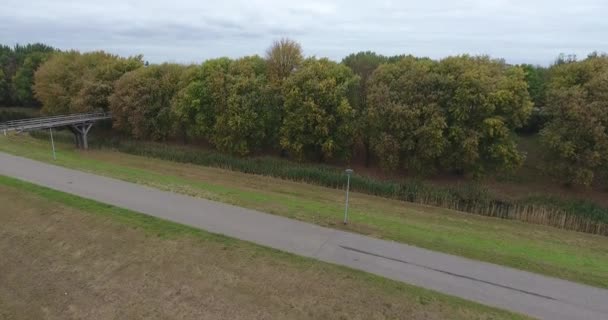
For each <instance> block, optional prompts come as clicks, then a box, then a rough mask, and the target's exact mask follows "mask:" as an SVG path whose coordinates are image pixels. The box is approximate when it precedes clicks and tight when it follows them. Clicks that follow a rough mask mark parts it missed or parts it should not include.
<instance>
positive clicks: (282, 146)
mask: <svg viewBox="0 0 608 320" xmlns="http://www.w3.org/2000/svg"><path fill="white" fill-rule="evenodd" d="M49 48H50V47H49ZM1 61H4V60H1ZM2 63H4V62H2ZM2 69H6V68H5V67H4V65H3V68H2ZM31 74H32V75H33V80H31V81H30V86H29V90H30V92H33V93H34V95H33V96H32V99H36V100H37V101H39V103H40V104H41V105H42V108H43V109H42V110H43V112H45V113H48V114H56V113H68V112H81V111H87V110H92V109H104V110H110V111H112V113H113V115H114V127H115V128H116V129H117V130H120V131H122V132H124V133H126V134H128V135H130V136H131V137H133V138H136V139H146V140H156V141H164V140H175V139H180V140H183V141H190V142H204V143H209V144H211V145H212V146H214V147H215V148H217V149H218V150H220V151H222V152H226V153H230V154H235V155H239V156H245V155H248V154H255V153H259V152H273V151H274V152H280V153H281V154H282V155H285V156H288V157H290V158H293V159H297V160H314V161H344V160H348V159H350V158H351V157H352V156H353V154H354V153H362V154H364V155H365V157H366V162H367V163H368V164H371V163H377V164H378V165H380V166H381V167H382V168H384V169H386V170H406V171H407V172H409V173H411V174H414V175H425V174H429V173H432V172H436V171H451V172H459V173H466V174H473V175H484V174H489V173H493V172H497V171H509V170H514V169H516V168H518V167H519V166H521V165H522V163H523V161H524V159H525V155H524V154H522V153H521V152H520V151H519V150H518V148H517V143H516V141H517V140H516V133H517V132H519V133H536V132H540V135H541V137H542V139H541V141H542V144H543V150H544V154H545V156H546V158H547V160H548V163H549V164H550V168H548V169H549V170H548V171H549V172H552V173H554V174H556V175H558V176H559V177H560V178H561V179H563V181H564V182H566V183H571V184H581V185H590V184H591V183H593V182H594V180H597V179H601V178H602V177H605V175H606V172H608V99H607V98H608V96H606V94H607V92H608V80H607V79H608V57H607V56H606V55H600V54H596V53H594V54H591V55H589V57H587V58H586V59H583V60H577V59H576V58H574V57H571V56H560V57H559V58H558V59H557V60H556V62H555V63H554V64H553V65H552V66H550V67H548V68H544V67H540V66H532V65H510V64H508V63H506V62H505V61H504V60H501V59H492V58H490V57H487V56H469V55H461V56H453V57H447V58H444V59H440V60H433V59H429V58H419V57H414V56H405V55H404V56H395V57H385V56H382V55H378V54H375V53H373V52H360V53H356V54H351V55H349V56H348V57H346V58H344V59H343V60H342V61H341V62H340V63H338V62H334V61H331V60H329V59H326V58H317V57H305V56H304V55H303V54H302V49H301V47H300V45H299V44H298V43H296V42H294V41H292V40H288V39H283V40H280V41H277V42H275V43H274V44H273V45H272V46H271V47H270V48H269V49H268V50H267V52H266V54H265V56H264V57H260V56H248V57H243V58H239V59H230V58H218V59H211V60H207V61H205V62H203V63H202V64H200V65H180V64H169V63H165V64H152V65H147V64H144V62H143V60H142V56H135V57H126V58H125V57H119V56H115V55H111V54H108V53H105V52H90V53H80V52H77V51H69V52H58V51H54V50H50V51H49V53H48V56H47V58H45V59H44V60H43V63H42V62H41V64H40V67H39V68H38V69H37V70H36V72H35V73H34V72H32V73H31ZM15 75H16V73H14V75H13V77H12V78H11V79H13V83H14V82H15V81H14V79H15V77H16V76H15ZM5 79H6V77H5ZM24 83H25V81H24ZM14 96H15V97H16V96H17V95H14Z"/></svg>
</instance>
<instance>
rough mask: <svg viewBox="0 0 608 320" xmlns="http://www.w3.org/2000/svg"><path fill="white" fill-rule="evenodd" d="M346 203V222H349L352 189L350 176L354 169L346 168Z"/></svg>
mask: <svg viewBox="0 0 608 320" xmlns="http://www.w3.org/2000/svg"><path fill="white" fill-rule="evenodd" d="M344 172H346V205H345V206H344V224H347V223H348V191H349V189H350V176H351V175H352V174H353V169H346V171H344Z"/></svg>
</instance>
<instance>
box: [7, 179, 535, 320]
mask: <svg viewBox="0 0 608 320" xmlns="http://www.w3.org/2000/svg"><path fill="white" fill-rule="evenodd" d="M0 201H1V202H2V203H3V204H6V205H3V208H2V210H1V211H0V218H1V219H2V221H3V223H2V225H0V249H2V252H4V253H5V254H4V255H3V259H2V260H1V261H0V270H2V273H1V274H0V280H2V283H3V286H1V287H0V307H1V308H0V315H2V316H3V317H6V318H12V317H15V318H20V319H30V318H31V319H38V318H65V317H74V318H95V319H112V318H122V317H124V318H142V317H143V318H150V317H152V318H155V317H156V318H164V317H165V318H166V317H180V318H230V319H256V318H299V319H319V318H324V319H370V318H374V319H389V318H390V319H397V318H402V319H406V318H407V319H524V317H522V316H519V315H516V314H513V313H509V312H506V311H502V310H497V309H494V308H490V307H486V306H483V305H479V304H477V303H473V302H470V301H466V300H462V299H459V298H456V297H451V296H447V295H443V294H439V293H436V292H433V291H429V290H425V289H422V288H418V287H414V286H410V285H407V284H403V283H399V282H395V281H391V280H388V279H385V278H382V277H378V276H374V275H371V274H368V273H364V272H360V271H356V270H352V269H348V268H345V267H340V266H335V265H331V264H327V263H323V262H319V261H315V260H312V259H308V258H303V257H298V256H295V255H291V254H288V253H284V252H280V251H277V250H273V249H269V248H264V247H261V246H257V245H254V244H251V243H247V242H243V241H239V240H236V239H232V238H227V237H224V236H219V235H214V234H210V233H207V232H204V231H201V230H197V229H193V228H190V227H187V226H183V225H180V224H176V223H172V222H168V221H164V220H161V219H157V218H153V217H149V216H146V215H143V214H139V213H136V212H132V211H129V210H125V209H122V208H118V207H114V206H111V205H105V204H101V203H98V202H95V201H92V200H88V199H83V198H79V197H77V196H73V195H70V194H66V193H62V192H59V191H55V190H51V189H48V188H44V187H40V186H36V185H33V184H30V183H26V182H23V181H19V180H16V179H12V178H9V177H5V176H0ZM5 249H6V250H5ZM100 299H102V300H103V301H104V303H101V304H100V303H99V301H100ZM24 301H36V304H35V305H30V304H28V303H24Z"/></svg>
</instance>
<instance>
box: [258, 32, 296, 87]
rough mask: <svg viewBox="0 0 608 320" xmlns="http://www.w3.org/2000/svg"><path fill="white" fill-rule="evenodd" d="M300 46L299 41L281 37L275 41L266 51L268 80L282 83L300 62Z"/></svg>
mask: <svg viewBox="0 0 608 320" xmlns="http://www.w3.org/2000/svg"><path fill="white" fill-rule="evenodd" d="M302 59H303V56H302V47H301V46H300V44H299V43H297V42H295V41H293V40H290V39H287V38H283V39H281V40H277V41H275V42H274V43H273V44H272V46H271V47H270V48H268V50H267V51H266V61H267V63H268V75H269V77H270V80H271V81H273V82H276V83H282V82H283V80H285V79H286V78H287V77H289V75H291V73H292V72H294V71H295V70H296V69H297V68H298V66H299V65H300V64H301V63H302Z"/></svg>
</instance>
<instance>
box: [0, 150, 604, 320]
mask: <svg viewBox="0 0 608 320" xmlns="http://www.w3.org/2000/svg"><path fill="white" fill-rule="evenodd" d="M0 174H1V175H6V176H11V177H15V178H18V179H21V180H24V181H28V182H32V183H35V184H38V185H42V186H45V187H49V188H52V189H56V190H59V191H63V192H67V193H71V194H74V195H77V196H80V197H84V198H89V199H93V200H96V201H99V202H103V203H107V204H112V205H115V206H118V207H122V208H126V209H130V210H133V211H137V212H141V213H145V214H148V215H151V216H155V217H158V218H162V219H166V220H171V221H174V222H178V223H182V224H185V225H189V226H192V227H196V228H200V229H203V230H206V231H209V232H213V233H218V234H223V235H226V236H229V237H233V238H237V239H241V240H246V241H250V242H254V243H257V244H260V245H263V246H267V247H271V248H275V249H279V250H283V251H287V252H291V253H294V254H297V255H301V256H306V257H311V258H315V259H318V260H322V261H326V262H329V263H334V264H339V265H344V266H348V267H350V268H354V269H359V270H363V271H367V272H370V273H374V274H377V275H381V276H384V277H386V278H390V279H393V280H397V281H402V282H406V283H410V284H413V285H416V286H420V287H424V288H428V289H432V290H436V291H439V292H442V293H446V294H450V295H454V296H458V297H461V298H465V299H468V300H473V301H476V302H479V303H482V304H486V305H490V306H494V307H498V308H503V309H507V310H511V311H515V312H519V313H522V314H526V315H529V316H532V317H536V318H541V319H552V320H562V319H563V320H572V319H578V320H583V319H589V320H601V319H608V290H604V289H599V288H594V287H590V286H586V285H582V284H578V283H574V282H569V281H565V280H560V279H554V278H549V277H546V276H542V275H538V274H533V273H530V272H525V271H521V270H516V269H511V268H507V267H502V266H498V265H493V264H490V263H485V262H479V261H474V260H469V259H465V258H462V257H458V256H453V255H449V254H444V253H439V252H434V251H430V250H425V249H421V248H418V247H414V246H409V245H405V244H401V243H396V242H391V241H384V240H379V239H375V238H370V237H366V236H362V235H358V234H353V233H349V232H344V231H339V230H334V229H328V228H324V227H320V226H317V225H313V224H309V223H305V222H301V221H295V220H291V219H287V218H284V217H280V216H275V215H270V214H266V213H262V212H258V211H254V210H249V209H244V208H240V207H236V206H232V205H227V204H223V203H218V202H214V201H209V200H205V199H200V198H193V197H189V196H185V195H180V194H175V193H171V192H165V191H160V190H157V189H153V188H149V187H145V186H141V185H137V184H133V183H129V182H124V181H120V180H116V179H111V178H106V177H102V176H98V175H94V174H89V173H84V172H80V171H76V170H70V169H66V168H63V167H58V166H54V165H49V164H45V163H42V162H38V161H34V160H30V159H25V158H21V157H16V156H12V155H9V154H6V153H2V152H0Z"/></svg>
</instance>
